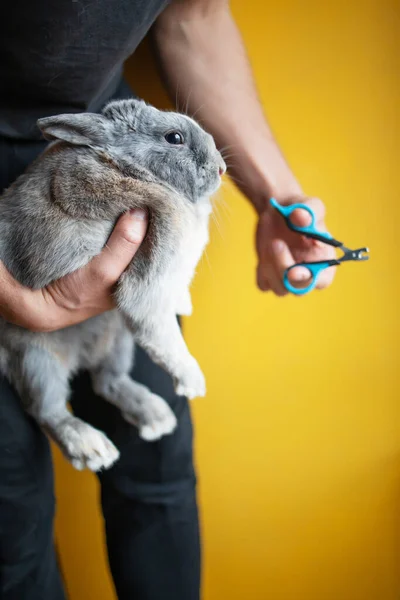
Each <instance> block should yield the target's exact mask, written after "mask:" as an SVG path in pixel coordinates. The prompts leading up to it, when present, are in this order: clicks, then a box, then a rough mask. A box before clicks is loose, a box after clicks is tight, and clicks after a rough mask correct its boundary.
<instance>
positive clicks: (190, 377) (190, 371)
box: [175, 359, 206, 400]
mask: <svg viewBox="0 0 400 600" xmlns="http://www.w3.org/2000/svg"><path fill="white" fill-rule="evenodd" d="M175 392H176V393H177V394H178V396H186V398H189V400H192V399H193V398H197V396H205V395H206V380H205V378H204V375H203V373H202V370H201V369H200V367H199V365H198V364H197V362H196V361H195V360H194V359H193V360H192V361H191V362H190V363H189V364H187V365H186V366H185V368H182V372H181V373H180V375H179V376H178V377H176V378H175Z"/></svg>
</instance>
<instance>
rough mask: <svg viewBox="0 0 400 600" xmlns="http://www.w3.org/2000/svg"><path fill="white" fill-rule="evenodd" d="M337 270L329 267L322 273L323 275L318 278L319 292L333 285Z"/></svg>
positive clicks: (317, 286)
mask: <svg viewBox="0 0 400 600" xmlns="http://www.w3.org/2000/svg"><path fill="white" fill-rule="evenodd" d="M335 272H336V268H335V267H329V268H328V269H325V270H324V271H322V273H320V274H319V276H318V281H317V285H316V286H315V287H316V289H317V290H323V289H325V288H327V287H328V286H329V285H331V283H332V281H333V278H334V277H335Z"/></svg>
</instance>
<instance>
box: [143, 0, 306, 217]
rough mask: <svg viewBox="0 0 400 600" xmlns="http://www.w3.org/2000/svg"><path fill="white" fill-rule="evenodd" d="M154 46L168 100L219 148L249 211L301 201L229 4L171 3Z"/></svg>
mask: <svg viewBox="0 0 400 600" xmlns="http://www.w3.org/2000/svg"><path fill="white" fill-rule="evenodd" d="M154 39H155V42H156V48H157V52H158V56H159V61H160V65H161V69H162V73H163V75H164V78H165V81H166V84H167V87H168V89H169V92H170V95H171V97H172V98H173V99H174V100H175V99H176V100H177V102H178V104H179V106H180V108H181V109H185V110H186V109H187V112H188V114H194V113H195V117H196V118H197V119H198V120H199V121H200V122H201V123H202V124H203V125H204V126H205V128H206V129H207V130H208V131H210V133H212V134H213V136H214V137H215V139H216V141H217V145H218V146H219V147H220V148H226V154H227V155H228V157H229V158H228V164H229V165H230V173H231V175H232V177H233V179H234V180H235V181H236V183H237V185H238V186H239V187H240V188H241V189H242V191H243V192H244V193H245V194H246V195H247V196H248V197H249V198H250V200H251V201H252V202H253V204H254V206H255V208H256V209H257V210H259V211H260V210H262V209H263V207H264V206H265V202H266V199H267V197H268V196H275V197H277V198H278V199H281V200H284V199H285V198H288V197H293V196H298V195H301V188H300V185H299V183H298V182H297V181H296V179H295V177H294V175H293V173H292V172H291V170H290V168H289V166H288V165H287V163H286V161H285V159H284V158H283V156H282V154H281V152H280V149H279V147H278V145H277V143H276V141H275V139H274V136H273V134H272V132H271V129H270V127H269V125H268V123H267V121H266V118H265V116H264V114H263V111H262V108H261V104H260V102H259V99H258V96H257V92H256V87H255V83H254V79H253V76H252V73H251V69H250V66H249V63H248V60H247V56H246V52H245V49H244V45H243V41H242V39H241V36H240V33H239V31H238V29H237V27H236V24H235V22H234V20H233V18H232V16H231V13H230V10H229V7H228V3H226V2H225V1H222V0H203V1H202V2H201V1H200V2H199V0H197V1H195V2H193V1H190V0H189V1H186V2H178V3H176V2H175V3H173V4H172V5H171V6H170V7H169V8H168V9H167V10H166V11H165V12H164V13H163V15H162V16H161V17H160V18H159V20H158V22H157V24H156V27H155V30H154Z"/></svg>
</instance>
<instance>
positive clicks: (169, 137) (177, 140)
mask: <svg viewBox="0 0 400 600" xmlns="http://www.w3.org/2000/svg"><path fill="white" fill-rule="evenodd" d="M164 137H165V139H166V141H167V142H168V144H175V145H181V144H183V143H184V141H185V140H184V139H183V135H182V134H181V132H180V131H169V132H168V133H166V134H165V136H164Z"/></svg>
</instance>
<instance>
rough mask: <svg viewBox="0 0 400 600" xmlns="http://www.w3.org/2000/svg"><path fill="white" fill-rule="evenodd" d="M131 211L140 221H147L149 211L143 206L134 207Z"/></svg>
mask: <svg viewBox="0 0 400 600" xmlns="http://www.w3.org/2000/svg"><path fill="white" fill-rule="evenodd" d="M129 212H130V214H131V215H132V217H134V218H135V219H138V221H139V220H140V221H145V220H146V219H147V211H146V210H144V209H143V208H132V209H131V210H130V211H129Z"/></svg>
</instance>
